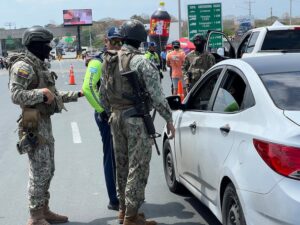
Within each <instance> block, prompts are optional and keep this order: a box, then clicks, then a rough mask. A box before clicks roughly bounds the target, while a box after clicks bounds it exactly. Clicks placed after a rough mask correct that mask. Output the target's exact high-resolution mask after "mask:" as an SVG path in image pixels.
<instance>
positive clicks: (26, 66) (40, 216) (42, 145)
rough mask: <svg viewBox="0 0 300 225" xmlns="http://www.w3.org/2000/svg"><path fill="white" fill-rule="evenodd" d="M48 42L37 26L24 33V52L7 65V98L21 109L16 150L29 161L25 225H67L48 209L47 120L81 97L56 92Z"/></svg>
mask: <svg viewBox="0 0 300 225" xmlns="http://www.w3.org/2000/svg"><path fill="white" fill-rule="evenodd" d="M52 39H53V35H52V33H51V32H50V31H49V30H47V29H45V28H43V27H41V26H33V27H31V28H29V29H26V30H25V32H24V33H23V38H22V44H23V45H25V47H26V52H25V53H21V54H19V55H15V56H14V57H12V58H11V59H10V61H9V65H8V69H9V74H10V82H9V87H10V92H11V98H12V101H13V103H15V104H17V105H20V107H21V109H22V117H20V119H19V138H20V141H19V142H18V144H17V147H18V150H19V152H20V153H21V154H23V153H27V155H28V158H29V185H28V187H29V189H28V193H29V210H30V219H29V221H28V223H27V225H49V223H65V222H67V221H68V217H66V216H61V215H58V214H55V213H53V212H51V211H50V209H49V199H50V193H49V187H50V182H51V179H52V177H53V175H54V138H53V134H52V125H51V116H52V115H53V114H54V113H60V112H61V111H62V109H65V107H64V103H65V102H72V101H77V99H78V97H81V96H82V93H81V92H73V91H69V92H61V91H58V90H57V89H56V87H55V79H56V78H57V76H56V74H55V73H54V72H50V71H49V70H48V68H47V66H46V64H45V59H47V58H48V57H49V53H50V50H51V47H50V41H51V40H52Z"/></svg>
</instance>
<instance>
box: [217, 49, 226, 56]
mask: <svg viewBox="0 0 300 225" xmlns="http://www.w3.org/2000/svg"><path fill="white" fill-rule="evenodd" d="M217 54H218V55H219V56H222V57H224V56H225V49H224V48H218V49H217Z"/></svg>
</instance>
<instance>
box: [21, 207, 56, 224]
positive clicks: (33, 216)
mask: <svg viewBox="0 0 300 225" xmlns="http://www.w3.org/2000/svg"><path fill="white" fill-rule="evenodd" d="M27 225H50V224H49V223H48V222H47V221H46V220H45V218H44V210H43V208H41V209H34V210H30V219H29V220H28V223H27Z"/></svg>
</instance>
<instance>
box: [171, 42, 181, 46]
mask: <svg viewBox="0 0 300 225" xmlns="http://www.w3.org/2000/svg"><path fill="white" fill-rule="evenodd" d="M172 46H173V47H180V42H179V41H173V42H172Z"/></svg>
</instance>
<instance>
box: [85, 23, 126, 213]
mask: <svg viewBox="0 0 300 225" xmlns="http://www.w3.org/2000/svg"><path fill="white" fill-rule="evenodd" d="M105 44H106V50H120V48H121V46H122V37H121V35H120V32H119V29H118V28H117V27H111V28H110V29H109V30H108V32H107V35H106V38H105ZM103 54H105V52H104V53H101V54H100V55H99V57H96V58H94V59H91V60H90V62H89V63H88V67H87V70H86V73H85V77H84V82H83V85H82V90H83V93H84V95H85V97H86V99H87V100H88V102H89V103H90V105H91V106H92V107H93V108H94V109H95V113H94V117H95V120H96V123H97V125H98V128H99V131H100V135H101V137H102V143H103V167H104V175H105V182H106V189H107V193H108V197H109V203H108V205H107V207H108V209H111V210H119V200H118V198H117V193H116V181H115V177H116V175H115V171H116V166H115V157H114V152H113V143H112V137H111V131H110V126H109V124H108V116H107V113H106V112H105V110H104V109H103V107H102V106H101V103H100V95H99V87H100V78H101V75H102V72H101V69H102V61H103V59H102V58H101V57H102V55H103Z"/></svg>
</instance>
